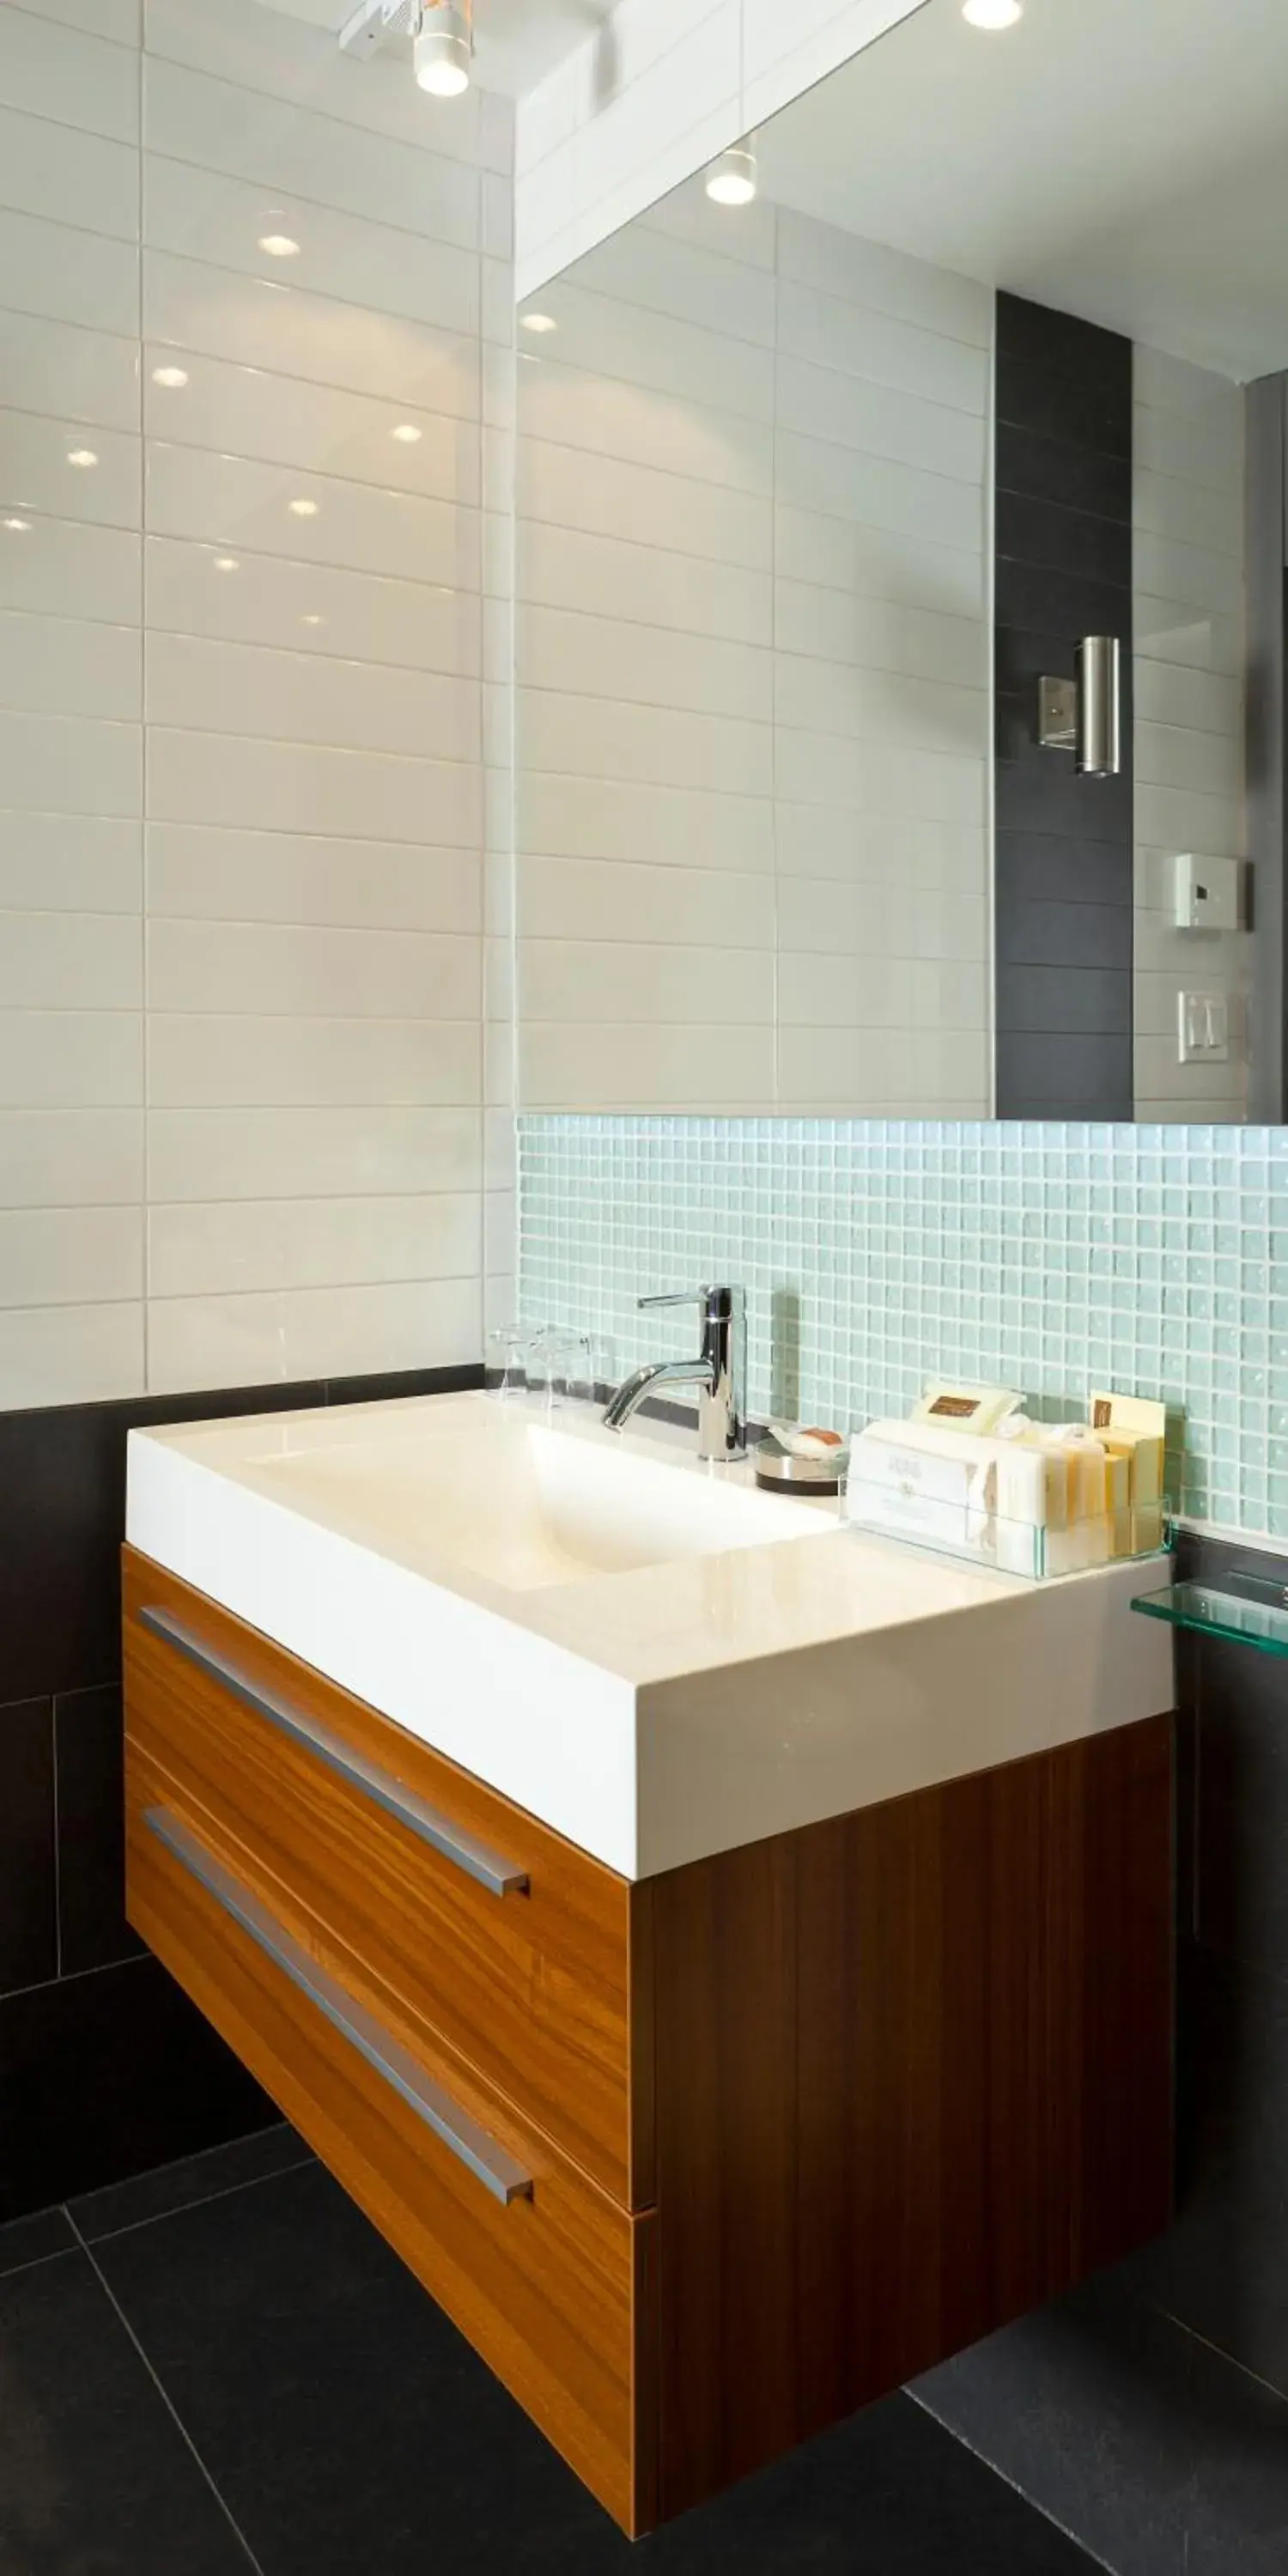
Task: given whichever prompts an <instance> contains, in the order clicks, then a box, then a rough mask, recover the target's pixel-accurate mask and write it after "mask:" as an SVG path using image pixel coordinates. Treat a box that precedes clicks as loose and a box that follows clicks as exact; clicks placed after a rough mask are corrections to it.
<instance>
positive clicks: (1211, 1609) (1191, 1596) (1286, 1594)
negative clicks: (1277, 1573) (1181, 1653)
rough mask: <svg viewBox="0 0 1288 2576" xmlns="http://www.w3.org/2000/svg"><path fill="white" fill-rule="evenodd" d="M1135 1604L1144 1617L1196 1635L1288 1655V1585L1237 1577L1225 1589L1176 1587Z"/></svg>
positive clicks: (1257, 1577)
mask: <svg viewBox="0 0 1288 2576" xmlns="http://www.w3.org/2000/svg"><path fill="white" fill-rule="evenodd" d="M1131 1606H1132V1608H1133V1610H1139V1611H1140V1613H1141V1616H1142V1618H1145V1619H1165V1620H1167V1622H1168V1624H1169V1626H1171V1627H1173V1628H1186V1629H1189V1630H1191V1631H1192V1633H1193V1634H1194V1635H1195V1636H1199V1637H1224V1638H1226V1639H1228V1641H1229V1642H1230V1644H1231V1645H1235V1646H1255V1647H1256V1649H1257V1651H1258V1653H1259V1654H1262V1655H1288V1585H1286V1584H1283V1583H1275V1582H1272V1581H1270V1580H1269V1579H1268V1578H1267V1577H1266V1576H1264V1575H1260V1574H1232V1575H1231V1576H1230V1577H1229V1579H1228V1581H1227V1583H1225V1584H1224V1585H1223V1586H1222V1588H1221V1589H1220V1590H1219V1591H1218V1590H1217V1589H1216V1587H1215V1586H1214V1585H1213V1584H1210V1583H1172V1584H1169V1585H1168V1587H1167V1589H1166V1591H1165V1592H1142V1593H1140V1594H1139V1595H1138V1596H1137V1598H1136V1600H1134V1601H1133V1603H1132V1605H1131Z"/></svg>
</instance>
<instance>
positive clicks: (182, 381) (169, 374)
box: [152, 367, 188, 393]
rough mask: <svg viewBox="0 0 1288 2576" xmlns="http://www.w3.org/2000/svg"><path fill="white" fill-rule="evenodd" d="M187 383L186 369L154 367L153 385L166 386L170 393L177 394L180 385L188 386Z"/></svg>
mask: <svg viewBox="0 0 1288 2576" xmlns="http://www.w3.org/2000/svg"><path fill="white" fill-rule="evenodd" d="M187 381H188V370H187V368H186V367H154V368H153V370H152V382H153V384H154V385H164V386H165V388H166V391H167V392H168V393H177V392H178V390H179V387H180V385H186V383H187Z"/></svg>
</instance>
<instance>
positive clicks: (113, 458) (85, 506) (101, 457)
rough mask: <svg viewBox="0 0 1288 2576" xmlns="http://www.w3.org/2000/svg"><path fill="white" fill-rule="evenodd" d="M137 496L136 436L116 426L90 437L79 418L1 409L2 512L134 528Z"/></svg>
mask: <svg viewBox="0 0 1288 2576" xmlns="http://www.w3.org/2000/svg"><path fill="white" fill-rule="evenodd" d="M141 498H142V463H141V456H140V442H139V440H138V439H137V438H130V437H126V436H125V435H123V434H122V432H121V431H119V430H115V429H95V430H94V432H93V435H92V436H91V435H90V434H89V432H88V431H87V430H86V428H85V426H84V423H83V422H81V421H76V420H45V419H42V418H41V417H40V416H39V415H38V414H37V413H35V412H27V411H6V410H0V501H2V502H3V503H4V506H5V509H6V511H11V510H19V511H24V512H25V511H28V510H34V511H38V512H41V513H42V514H45V515H47V516H49V517H52V518H59V519H85V520H91V521H93V522H94V523H95V524H96V525H100V526H108V527H117V528H137V526H138V524H139V514H140V506H141ZM6 533H8V534H13V533H14V531H12V530H9V531H7V532H6ZM18 533H22V532H21V531H19V532H18Z"/></svg>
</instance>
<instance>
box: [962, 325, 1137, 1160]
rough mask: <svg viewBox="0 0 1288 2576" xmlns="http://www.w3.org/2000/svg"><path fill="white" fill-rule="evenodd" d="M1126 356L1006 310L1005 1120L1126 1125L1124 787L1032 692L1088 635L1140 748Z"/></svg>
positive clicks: (1001, 865)
mask: <svg viewBox="0 0 1288 2576" xmlns="http://www.w3.org/2000/svg"><path fill="white" fill-rule="evenodd" d="M1131 457H1132V348H1131V342H1130V341H1129V340H1124V339H1121V338H1120V337H1119V336H1118V334H1117V333H1116V332H1113V331H1102V330H1099V329H1097V328H1096V327H1095V325H1094V324H1092V323H1088V322H1079V321H1076V320H1075V319H1074V318H1073V317H1072V316H1071V315H1069V314H1065V313H1056V312H1052V311H1050V310H1049V309H1048V308H1047V307H1046V306H1045V305H1041V304H1030V303H1026V302H1025V301H1024V300H1023V298H1022V297H1020V296H1016V295H1001V296H999V297H998V305H997V450H996V472H995V482H996V607H995V629H996V632H995V653H996V672H997V773H996V777H997V845H996V860H997V864H996V880H995V883H996V895H995V904H996V921H995V929H996V957H997V989H996V1018H997V1112H998V1116H999V1117H1000V1118H1096V1119H1102V1118H1122V1119H1129V1118H1131V1116H1132V1115H1133V1108H1134V1092H1133V1064H1132V865H1133V862H1132V780H1131V774H1130V757H1129V755H1128V761H1129V765H1128V768H1127V769H1126V770H1125V771H1124V773H1123V775H1122V776H1121V777H1120V778H1116V779H1098V778H1079V777H1078V775H1077V774H1076V770H1075V766H1074V756H1073V754H1072V752H1061V751H1042V750H1040V749H1039V748H1038V745H1037V741H1036V717H1037V693H1038V681H1039V679H1040V677H1041V676H1042V675H1043V673H1050V674H1052V675H1053V676H1056V677H1066V678H1070V679H1071V678H1072V677H1073V675H1074V650H1075V647H1076V645H1077V643H1078V642H1079V640H1080V639H1081V637H1082V636H1084V635H1117V636H1119V637H1120V639H1121V641H1122V644H1123V648H1124V659H1123V677H1124V692H1125V699H1126V703H1125V705H1124V709H1123V716H1124V743H1125V745H1127V746H1129V745H1130V742H1131V643H1132V528H1131V515H1132V493H1131V480H1132V476H1131Z"/></svg>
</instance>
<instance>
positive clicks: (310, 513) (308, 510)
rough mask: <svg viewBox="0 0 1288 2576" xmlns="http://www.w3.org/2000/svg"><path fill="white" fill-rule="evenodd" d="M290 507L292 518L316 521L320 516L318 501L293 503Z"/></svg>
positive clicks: (289, 504)
mask: <svg viewBox="0 0 1288 2576" xmlns="http://www.w3.org/2000/svg"><path fill="white" fill-rule="evenodd" d="M288 507H289V509H290V511H291V513H292V516H293V517H294V518H297V519H316V517H317V514H318V505H317V503H316V501H291V502H290V503H288Z"/></svg>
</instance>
